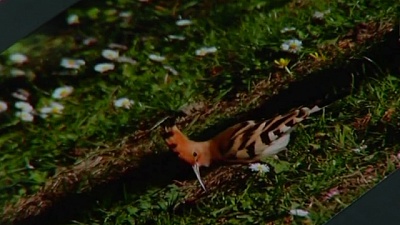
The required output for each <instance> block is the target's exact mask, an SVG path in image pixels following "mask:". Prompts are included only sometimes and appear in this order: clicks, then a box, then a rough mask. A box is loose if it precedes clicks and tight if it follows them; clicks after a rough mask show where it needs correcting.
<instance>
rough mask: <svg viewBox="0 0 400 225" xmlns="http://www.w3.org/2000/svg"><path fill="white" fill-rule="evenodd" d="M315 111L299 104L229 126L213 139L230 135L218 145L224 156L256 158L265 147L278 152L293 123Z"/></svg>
mask: <svg viewBox="0 0 400 225" xmlns="http://www.w3.org/2000/svg"><path fill="white" fill-rule="evenodd" d="M318 109H319V108H318ZM315 111H317V110H315V109H314V108H313V109H309V108H307V107H302V108H299V109H296V110H293V111H291V112H290V113H288V114H286V115H279V116H277V117H275V118H273V119H270V120H266V121H262V122H259V123H256V122H255V121H246V122H243V123H240V124H237V125H235V126H233V127H231V128H228V129H227V130H226V131H224V132H223V133H221V134H220V135H218V136H217V137H216V142H218V139H220V140H221V141H222V140H224V139H225V140H227V139H229V142H228V143H227V144H226V145H223V146H220V147H219V149H220V152H221V154H222V155H223V157H224V158H233V159H245V160H247V159H249V160H251V159H258V158H259V157H260V156H261V155H266V154H268V153H267V152H265V151H271V152H274V151H275V152H276V151H278V152H279V151H280V150H281V149H283V148H284V147H286V145H287V143H288V142H289V134H290V132H291V131H292V130H293V128H294V126H295V125H296V124H297V123H299V122H301V121H303V120H304V119H305V118H307V117H308V116H309V115H310V113H312V112H315ZM225 142H226V141H225ZM274 146H275V147H274ZM276 153H277V152H276Z"/></svg>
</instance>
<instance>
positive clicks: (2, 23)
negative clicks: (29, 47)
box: [0, 0, 80, 52]
mask: <svg viewBox="0 0 400 225" xmlns="http://www.w3.org/2000/svg"><path fill="white" fill-rule="evenodd" d="M78 1H80V0H0V52H2V51H4V50H6V49H7V48H9V47H10V46H11V45H12V44H14V43H15V42H17V41H18V40H19V39H21V38H23V37H25V36H27V35H28V34H30V33H31V32H32V31H34V30H36V29H37V28H39V27H40V26H41V25H43V24H44V23H46V22H47V21H49V20H50V19H52V18H53V17H55V16H57V15H58V14H59V13H60V12H62V11H64V10H65V9H67V8H68V7H70V6H71V5H73V4H75V3H77V2H78Z"/></svg>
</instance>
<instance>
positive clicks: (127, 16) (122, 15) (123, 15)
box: [118, 11, 132, 18]
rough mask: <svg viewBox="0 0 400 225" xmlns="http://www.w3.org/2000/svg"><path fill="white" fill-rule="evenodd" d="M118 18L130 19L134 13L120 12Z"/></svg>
mask: <svg viewBox="0 0 400 225" xmlns="http://www.w3.org/2000/svg"><path fill="white" fill-rule="evenodd" d="M118 16H119V17H122V18H129V17H131V16H132V12H130V11H125V12H120V13H119V14H118Z"/></svg>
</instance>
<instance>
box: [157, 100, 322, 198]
mask: <svg viewBox="0 0 400 225" xmlns="http://www.w3.org/2000/svg"><path fill="white" fill-rule="evenodd" d="M319 110H321V108H320V107H318V106H314V107H313V108H311V109H310V108H308V107H300V108H297V109H295V110H292V111H291V112H289V113H287V114H284V115H278V116H276V117H274V118H272V119H269V120H265V121H261V122H255V121H253V120H249V121H245V122H242V123H238V124H236V125H233V126H231V127H229V128H227V129H226V130H224V131H222V132H221V133H219V134H217V135H216V136H215V137H213V138H211V139H210V140H208V141H202V142H196V141H193V140H190V139H189V138H188V137H187V136H186V135H185V134H183V133H182V132H181V131H180V130H179V129H178V127H177V126H176V125H170V126H168V125H164V131H165V132H164V133H163V137H164V139H165V142H166V143H167V145H168V147H169V148H170V149H171V150H172V151H174V152H176V153H177V154H178V156H179V158H181V159H182V160H184V161H186V162H187V163H189V164H190V165H191V166H192V168H193V171H194V173H195V174H196V177H197V179H198V181H199V182H200V185H201V186H202V188H203V189H204V191H206V187H205V185H204V183H203V181H202V179H201V176H200V167H202V166H205V167H208V166H209V165H210V164H211V163H212V162H214V161H225V162H233V163H252V162H256V161H260V160H261V159H263V158H264V157H268V156H274V155H276V154H278V153H279V152H281V151H283V150H286V149H287V148H286V146H287V145H288V144H289V140H290V133H291V131H292V130H293V129H294V127H295V125H296V124H298V123H300V122H301V121H303V120H304V119H306V118H307V117H308V116H309V115H310V114H312V113H314V112H317V111H319Z"/></svg>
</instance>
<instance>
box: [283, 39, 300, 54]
mask: <svg viewBox="0 0 400 225" xmlns="http://www.w3.org/2000/svg"><path fill="white" fill-rule="evenodd" d="M302 44H303V43H302V42H301V41H300V40H298V39H291V40H287V41H285V42H283V44H282V45H281V49H282V50H283V51H286V52H290V53H297V52H299V51H300V50H301V48H302V47H303V46H302Z"/></svg>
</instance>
